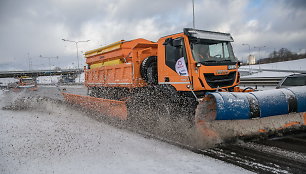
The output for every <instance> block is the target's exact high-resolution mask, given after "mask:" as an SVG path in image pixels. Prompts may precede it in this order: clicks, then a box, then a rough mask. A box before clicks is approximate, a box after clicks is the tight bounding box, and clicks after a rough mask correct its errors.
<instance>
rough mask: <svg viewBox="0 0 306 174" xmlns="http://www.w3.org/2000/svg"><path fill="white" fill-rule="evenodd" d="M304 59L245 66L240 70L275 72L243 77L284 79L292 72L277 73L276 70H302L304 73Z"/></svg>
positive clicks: (305, 65) (305, 63)
mask: <svg viewBox="0 0 306 174" xmlns="http://www.w3.org/2000/svg"><path fill="white" fill-rule="evenodd" d="M305 67H306V58H304V59H299V60H292V61H285V62H276V63H268V64H261V65H250V66H249V65H247V66H242V67H241V68H240V69H241V70H248V71H257V70H260V69H271V70H275V72H273V71H261V72H258V73H254V74H252V75H249V76H244V77H284V76H288V75H290V74H293V73H292V72H277V70H289V71H291V70H292V71H294V70H302V71H303V70H304V71H306V68H305Z"/></svg>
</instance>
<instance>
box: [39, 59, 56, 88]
mask: <svg viewBox="0 0 306 174" xmlns="http://www.w3.org/2000/svg"><path fill="white" fill-rule="evenodd" d="M39 57H40V58H44V59H48V60H49V67H50V72H49V73H50V83H52V78H51V59H58V56H56V57H43V56H42V55H40V56H39Z"/></svg>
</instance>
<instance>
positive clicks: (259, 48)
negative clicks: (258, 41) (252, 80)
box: [254, 46, 266, 70]
mask: <svg viewBox="0 0 306 174" xmlns="http://www.w3.org/2000/svg"><path fill="white" fill-rule="evenodd" d="M256 48H257V49H258V64H259V70H260V59H261V56H260V50H261V49H263V48H266V46H261V47H256V46H255V47H254V49H256Z"/></svg>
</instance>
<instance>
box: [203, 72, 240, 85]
mask: <svg viewBox="0 0 306 174" xmlns="http://www.w3.org/2000/svg"><path fill="white" fill-rule="evenodd" d="M204 78H205V80H206V82H207V84H208V85H209V86H210V87H211V88H217V87H225V86H231V85H233V84H234V82H235V78H236V72H230V73H229V74H228V75H218V76H215V75H214V73H204Z"/></svg>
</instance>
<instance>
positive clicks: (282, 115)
mask: <svg viewBox="0 0 306 174" xmlns="http://www.w3.org/2000/svg"><path fill="white" fill-rule="evenodd" d="M305 112H306V86H303V87H293V88H287V89H274V90H267V91H259V92H248V93H239V92H213V93H209V94H208V95H207V96H206V97H205V98H203V99H202V100H201V101H200V102H199V104H198V106H197V109H196V115H195V120H196V126H197V128H198V130H199V131H200V132H205V131H206V132H207V131H210V132H211V131H212V130H213V131H214V132H215V134H216V135H220V134H222V135H223V136H227V137H230V136H231V137H233V136H234V137H235V136H252V135H256V134H261V133H268V132H273V131H279V130H283V129H300V128H302V127H305V125H306V113H305ZM221 132H222V133H221Z"/></svg>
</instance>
